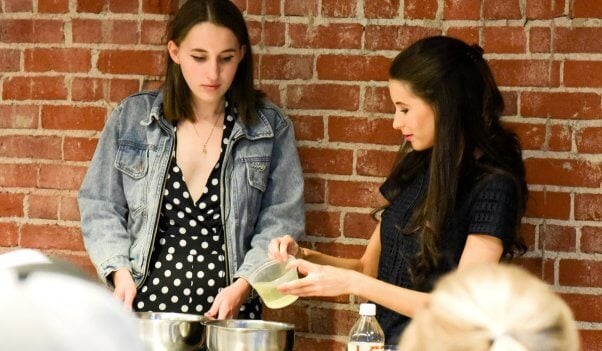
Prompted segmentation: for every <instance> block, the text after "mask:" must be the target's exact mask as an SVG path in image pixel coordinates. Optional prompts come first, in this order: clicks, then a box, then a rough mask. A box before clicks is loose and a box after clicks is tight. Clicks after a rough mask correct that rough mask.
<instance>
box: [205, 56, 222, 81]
mask: <svg viewBox="0 0 602 351" xmlns="http://www.w3.org/2000/svg"><path fill="white" fill-rule="evenodd" d="M219 70H220V67H219V62H218V61H217V60H213V61H211V62H210V63H209V67H208V68H207V78H209V79H210V80H212V81H216V80H217V78H218V77H219Z"/></svg>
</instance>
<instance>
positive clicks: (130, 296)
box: [123, 286, 136, 311]
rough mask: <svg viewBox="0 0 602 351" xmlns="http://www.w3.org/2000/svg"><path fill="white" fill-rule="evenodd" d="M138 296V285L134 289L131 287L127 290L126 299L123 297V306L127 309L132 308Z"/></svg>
mask: <svg viewBox="0 0 602 351" xmlns="http://www.w3.org/2000/svg"><path fill="white" fill-rule="evenodd" d="M135 297H136V287H135V286H134V288H133V289H129V290H126V291H125V294H124V299H123V307H124V308H125V309H127V310H130V311H131V310H132V304H133V303H134V298H135Z"/></svg>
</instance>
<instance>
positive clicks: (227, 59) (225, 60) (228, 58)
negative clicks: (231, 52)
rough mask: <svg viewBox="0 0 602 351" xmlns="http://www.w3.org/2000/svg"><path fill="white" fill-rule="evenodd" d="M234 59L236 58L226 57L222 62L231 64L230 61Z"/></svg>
mask: <svg viewBox="0 0 602 351" xmlns="http://www.w3.org/2000/svg"><path fill="white" fill-rule="evenodd" d="M232 58H234V56H225V57H222V62H230V61H232Z"/></svg>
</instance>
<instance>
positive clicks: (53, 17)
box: [0, 11, 169, 23]
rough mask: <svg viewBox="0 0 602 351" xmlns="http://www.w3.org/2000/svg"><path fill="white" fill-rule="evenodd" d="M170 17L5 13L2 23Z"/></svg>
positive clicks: (158, 18)
mask: <svg viewBox="0 0 602 351" xmlns="http://www.w3.org/2000/svg"><path fill="white" fill-rule="evenodd" d="M168 19H169V16H168V15H161V14H152V13H113V12H103V13H100V14H97V13H90V12H76V11H72V12H65V13H40V12H9V13H7V12H3V13H2V17H1V18H0V21H10V20H26V21H30V22H36V21H49V20H50V21H63V22H64V23H66V22H71V21H73V20H98V21H100V22H104V23H106V22H112V21H132V22H138V21H139V22H142V21H149V20H153V21H167V20H168Z"/></svg>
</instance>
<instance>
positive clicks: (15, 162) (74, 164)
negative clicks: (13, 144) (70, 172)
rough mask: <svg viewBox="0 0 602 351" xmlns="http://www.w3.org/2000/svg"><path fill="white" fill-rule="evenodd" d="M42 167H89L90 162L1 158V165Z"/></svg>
mask: <svg viewBox="0 0 602 351" xmlns="http://www.w3.org/2000/svg"><path fill="white" fill-rule="evenodd" d="M4 164H10V165H40V166H56V165H60V166H69V167H88V164H89V161H71V160H50V159H42V158H36V159H34V158H10V157H0V165H4Z"/></svg>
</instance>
